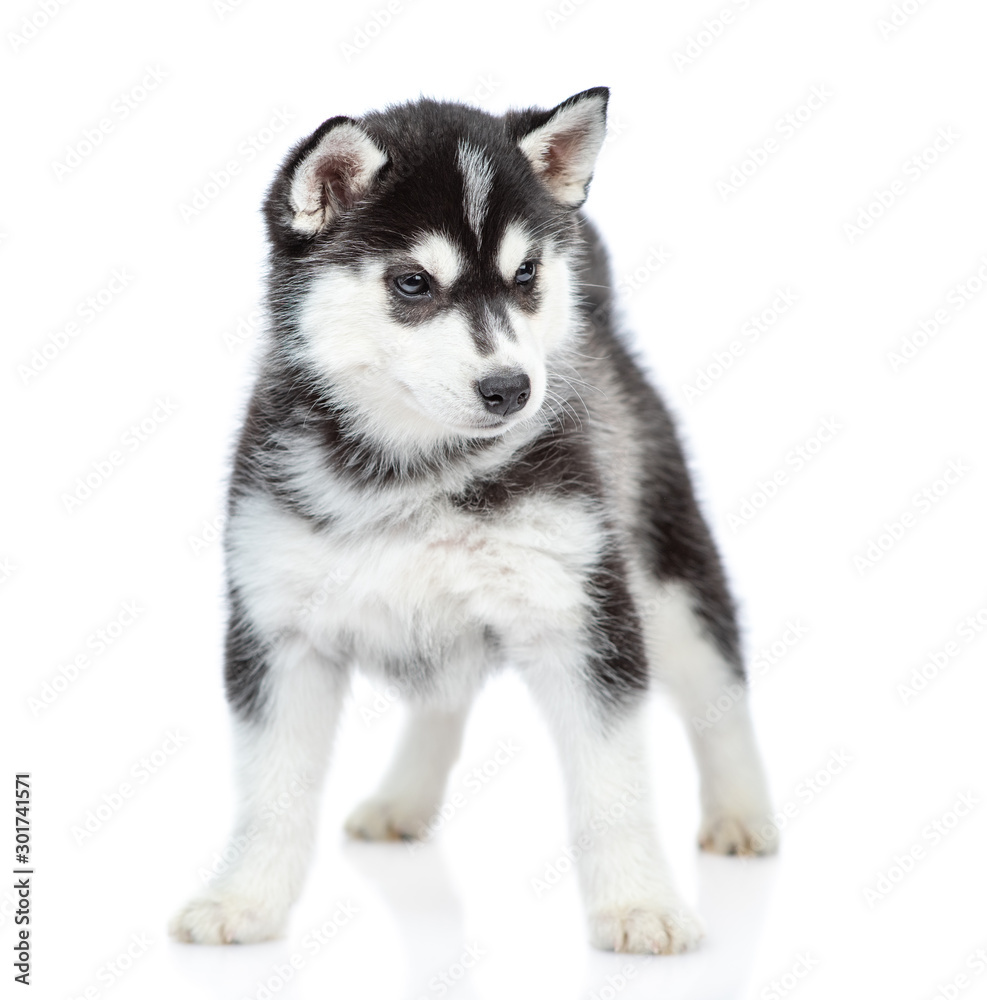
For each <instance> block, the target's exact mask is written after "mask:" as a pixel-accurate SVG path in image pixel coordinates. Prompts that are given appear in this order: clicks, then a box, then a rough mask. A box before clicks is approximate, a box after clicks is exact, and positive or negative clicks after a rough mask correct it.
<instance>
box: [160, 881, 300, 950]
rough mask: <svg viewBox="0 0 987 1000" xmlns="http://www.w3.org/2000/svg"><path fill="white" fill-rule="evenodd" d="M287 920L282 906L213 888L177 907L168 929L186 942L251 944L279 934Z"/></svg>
mask: <svg viewBox="0 0 987 1000" xmlns="http://www.w3.org/2000/svg"><path fill="white" fill-rule="evenodd" d="M287 920H288V911H287V908H285V907H282V906H273V907H272V906H271V904H270V903H265V902H264V901H263V900H260V899H252V898H248V897H246V896H242V895H238V894H235V893H223V892H221V891H219V890H217V891H216V892H213V893H207V894H205V895H203V896H199V897H197V898H196V899H193V900H192V901H191V902H190V903H188V904H187V905H186V906H185V907H184V908H183V909H182V910H180V911H179V912H178V913H177V914H176V915H175V916H174V917H173V918H172V921H171V923H170V924H169V925H168V933H169V934H171V936H172V937H173V938H175V940H177V941H186V942H188V943H189V944H253V943H254V942H256V941H269V940H270V939H271V938H275V937H278V936H280V934H281V932H282V931H283V930H284V926H285V924H286V923H287Z"/></svg>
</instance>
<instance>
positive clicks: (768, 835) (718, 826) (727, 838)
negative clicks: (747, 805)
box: [699, 814, 778, 856]
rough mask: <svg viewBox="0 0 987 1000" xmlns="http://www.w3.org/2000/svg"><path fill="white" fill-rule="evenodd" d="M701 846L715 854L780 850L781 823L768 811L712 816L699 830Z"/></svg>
mask: <svg viewBox="0 0 987 1000" xmlns="http://www.w3.org/2000/svg"><path fill="white" fill-rule="evenodd" d="M699 846H700V847H701V848H702V849H703V850H704V851H709V852H710V853H712V854H743V855H747V856H752V855H755V854H774V853H775V852H776V851H777V850H778V827H777V826H775V824H774V822H773V821H772V820H770V819H768V817H767V816H765V815H761V816H755V817H749V818H743V817H740V816H731V815H730V814H724V815H719V816H708V817H706V818H705V819H704V820H703V823H702V826H701V827H700V830H699Z"/></svg>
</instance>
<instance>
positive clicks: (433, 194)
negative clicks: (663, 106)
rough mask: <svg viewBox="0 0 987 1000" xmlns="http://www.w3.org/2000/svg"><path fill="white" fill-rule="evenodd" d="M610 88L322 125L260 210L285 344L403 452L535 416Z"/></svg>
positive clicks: (567, 324)
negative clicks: (491, 111)
mask: <svg viewBox="0 0 987 1000" xmlns="http://www.w3.org/2000/svg"><path fill="white" fill-rule="evenodd" d="M607 96H608V92H607V91H606V89H605V88H595V89H593V90H588V91H585V92H583V93H581V94H577V95H575V96H574V97H571V98H569V100H567V101H564V102H563V103H562V104H560V105H558V107H556V108H554V109H552V110H550V111H541V110H534V109H531V110H527V111H515V112H510V113H508V114H507V115H505V116H504V117H494V116H492V115H488V114H486V113H485V112H482V111H479V110H476V109H472V108H468V107H465V106H463V105H459V104H443V103H439V102H435V101H429V100H422V101H418V102H414V103H411V104H405V105H400V106H397V107H392V108H388V109H387V110H385V111H382V112H376V113H372V114H369V115H367V116H365V117H364V118H362V119H359V120H355V119H351V118H332V119H329V120H328V121H326V122H324V123H323V124H322V125H321V126H320V127H319V128H318V129H317V130H316V131H315V132H314V133H313V134H312V135H311V136H310V137H309V138H308V139H306V140H304V141H303V142H301V143H299V145H298V146H296V148H295V149H294V150H293V151H292V153H291V154H290V155H289V157H288V159H287V160H286V161H285V163H284V165H283V167H282V169H281V171H280V173H279V175H278V177H277V178H276V180H275V182H274V184H273V186H272V188H271V191H270V193H269V195H268V199H267V204H266V206H265V211H266V217H267V223H268V232H269V236H270V240H271V244H272V248H273V250H272V280H273V287H272V293H271V299H272V301H271V305H272V312H273V313H274V315H275V317H276V318H278V319H279V327H280V328H281V333H282V336H283V338H284V342H285V344H286V345H287V347H288V348H289V349H290V350H291V351H292V352H293V353H296V354H297V355H298V356H299V357H300V359H301V360H303V361H304V363H305V367H306V370H307V371H308V372H310V373H311V374H312V376H313V377H315V378H316V379H317V380H318V381H319V382H320V383H321V384H323V385H324V386H325V387H326V389H327V392H328V393H329V394H330V395H331V396H332V398H333V399H334V400H335V401H336V402H337V403H338V404H339V406H340V408H341V409H342V410H343V411H344V412H347V413H349V414H351V415H353V417H354V418H355V419H356V420H358V422H359V426H360V428H361V430H362V431H364V432H366V433H370V434H372V435H374V436H375V437H377V438H379V439H380V440H381V441H382V442H384V441H386V442H389V443H392V444H394V445H397V446H408V445H412V444H415V445H418V446H422V447H428V446H431V445H434V444H437V443H440V442H449V441H452V440H455V439H457V438H458V439H467V438H483V437H494V436H497V435H499V434H502V433H503V432H504V431H505V430H507V429H508V428H510V427H512V426H515V425H516V424H518V423H521V422H524V421H526V420H530V419H531V418H532V417H533V416H534V415H535V414H537V412H538V411H539V408H540V407H541V406H542V404H543V402H544V400H545V397H546V388H547V381H548V371H549V366H550V364H551V358H552V356H553V354H554V353H555V352H558V351H559V350H561V349H562V348H564V347H565V345H566V343H567V341H568V339H569V338H570V337H571V336H572V334H573V329H574V326H575V316H574V309H575V294H576V293H575V288H574V279H573V277H572V270H573V259H574V244H573V234H574V219H573V213H574V212H575V210H576V209H577V208H578V207H579V206H580V205H581V204H582V203H583V201H584V200H585V197H586V191H587V187H588V184H589V181H590V178H591V177H592V172H593V166H594V163H595V160H596V156H597V153H598V152H599V149H600V146H601V145H602V142H603V138H604V134H605V128H606V123H605V116H606V104H607Z"/></svg>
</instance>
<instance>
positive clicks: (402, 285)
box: [394, 271, 431, 298]
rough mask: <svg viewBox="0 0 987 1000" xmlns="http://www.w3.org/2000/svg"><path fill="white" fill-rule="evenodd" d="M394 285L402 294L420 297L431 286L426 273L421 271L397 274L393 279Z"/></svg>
mask: <svg viewBox="0 0 987 1000" xmlns="http://www.w3.org/2000/svg"><path fill="white" fill-rule="evenodd" d="M394 285H395V287H396V288H397V290H398V291H399V292H400V293H401V294H402V295H407V296H408V297H409V298H421V296H423V295H428V293H429V290H430V288H431V286H430V285H429V282H428V275H427V274H424V273H423V272H421V271H416V272H415V273H414V274H402V275H399V276H398V277H397V278H395V279H394Z"/></svg>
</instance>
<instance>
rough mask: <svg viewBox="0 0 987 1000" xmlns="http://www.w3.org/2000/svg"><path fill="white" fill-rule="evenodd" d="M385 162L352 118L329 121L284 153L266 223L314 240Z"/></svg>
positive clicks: (351, 203) (354, 200) (355, 199)
mask: <svg viewBox="0 0 987 1000" xmlns="http://www.w3.org/2000/svg"><path fill="white" fill-rule="evenodd" d="M385 163H387V154H386V153H385V152H384V151H383V150H382V149H380V147H379V146H378V145H377V144H376V143H375V142H374V141H373V139H371V138H370V136H369V135H367V133H366V132H365V131H364V130H363V129H362V128H361V127H360V126H359V125H358V124H357V123H356V122H355V121H354V120H353V119H352V118H345V117H342V116H341V117H338V118H330V119H329V120H328V121H325V122H323V123H322V124H321V125H320V126H319V127H318V128H317V129H316V130H315V132H313V133H312V135H310V136H309V138H308V139H306V140H305V141H304V142H302V143H300V144H299V145H298V146H297V147H296V148H295V149H294V150H292V152H291V153H290V154H289V156H288V159H287V160H286V161H285V164H284V166H283V167H282V168H281V172H280V174H279V175H278V179H277V181H276V182H275V184H274V186H273V187H272V189H271V194H270V197H269V198H268V206H267V207H268V219H269V221H270V222H271V223H272V225H274V226H276V227H278V228H280V229H282V230H285V229H287V230H290V231H291V232H292V233H294V234H296V235H297V236H300V237H307V236H314V235H315V234H316V233H318V232H320V231H321V230H322V229H324V228H325V227H326V226H328V225H329V223H330V222H332V220H333V219H335V218H336V217H337V216H338V215H339V214H340V213H341V212H345V211H346V210H347V209H348V208H352V207H353V206H354V205H355V204H356V203H357V202H358V201H360V199H361V198H363V196H364V195H365V194H366V193H367V191H368V190H369V189H370V187H371V185H372V184H373V181H374V178H375V177H376V176H377V174H378V172H379V171H380V169H381V167H383V166H384V164H385Z"/></svg>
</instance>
